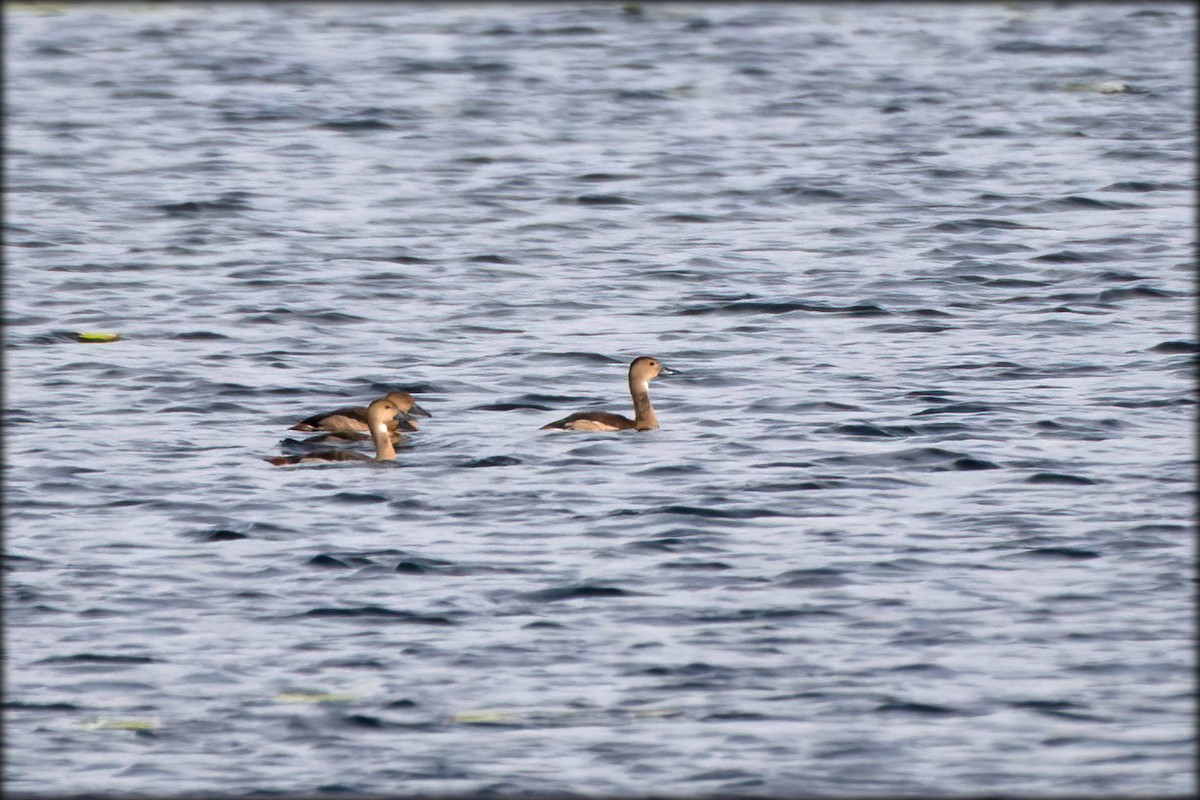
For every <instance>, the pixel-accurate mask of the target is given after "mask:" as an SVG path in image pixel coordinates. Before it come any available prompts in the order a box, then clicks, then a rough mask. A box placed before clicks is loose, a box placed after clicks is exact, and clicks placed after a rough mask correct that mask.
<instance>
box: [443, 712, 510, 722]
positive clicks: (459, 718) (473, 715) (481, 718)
mask: <svg viewBox="0 0 1200 800" xmlns="http://www.w3.org/2000/svg"><path fill="white" fill-rule="evenodd" d="M451 720H453V721H454V722H461V723H463V724H464V725H496V724H505V723H511V722H516V721H517V715H516V714H513V713H511V712H508V711H488V710H483V711H464V712H462V713H460V714H455V715H454V716H453V717H451Z"/></svg>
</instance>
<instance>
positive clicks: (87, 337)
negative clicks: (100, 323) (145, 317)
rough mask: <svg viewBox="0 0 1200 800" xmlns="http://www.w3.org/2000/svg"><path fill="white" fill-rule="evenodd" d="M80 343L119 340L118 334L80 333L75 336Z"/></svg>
mask: <svg viewBox="0 0 1200 800" xmlns="http://www.w3.org/2000/svg"><path fill="white" fill-rule="evenodd" d="M75 335H76V337H78V338H79V341H81V342H116V341H119V340H120V339H121V335H120V334H118V333H100V332H97V331H80V332H79V333H77V334H75Z"/></svg>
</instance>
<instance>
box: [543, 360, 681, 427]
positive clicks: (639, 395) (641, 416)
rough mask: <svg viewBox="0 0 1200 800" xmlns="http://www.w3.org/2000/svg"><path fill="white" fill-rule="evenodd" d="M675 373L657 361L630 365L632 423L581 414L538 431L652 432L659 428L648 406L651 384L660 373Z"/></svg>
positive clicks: (612, 416) (615, 416)
mask: <svg viewBox="0 0 1200 800" xmlns="http://www.w3.org/2000/svg"><path fill="white" fill-rule="evenodd" d="M674 371H675V370H673V369H669V368H667V367H665V366H663V365H662V364H661V363H660V362H659V360H658V359H657V358H654V357H652V356H640V357H638V358H635V359H634V360H633V363H632V364H630V365H629V393H630V394H631V395H633V419H629V418H628V417H623V416H621V415H620V414H610V413H609V412H607V411H580V412H579V413H577V414H572V415H571V416H569V417H563V418H562V419H560V420H556V421H554V422H551V423H550V424H549V425H543V426H542V428H541V430H544V431H545V430H569V431H629V430H639V431H652V430H654V429H655V428H657V427H658V417H656V416H655V415H654V407H653V406H652V405H650V381H651V380H652V379H653V378H657V377H658V376H659V374H660V373H662V374H666V375H670V374H672V373H673V372H674Z"/></svg>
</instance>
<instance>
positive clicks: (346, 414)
mask: <svg viewBox="0 0 1200 800" xmlns="http://www.w3.org/2000/svg"><path fill="white" fill-rule="evenodd" d="M387 399H389V400H391V401H392V402H393V403H395V404H396V405H397V406H398V407H399V409H400V413H401V414H403V415H405V416H406V417H409V416H417V417H432V416H433V415H432V414H430V413H429V412H428V411H426V410H425V409H423V408H421V407H420V406H419V405H417V401H416V400H414V399H413V396H412V395H411V394H409V393H408V392H388V394H387ZM387 428H388V430H389V431H395V430H397V429H399V430H408V431H415V430H416V429H417V424H416V423H415V422H413V421H411V420H409V419H407V418H406V419H404V420H399V419H389V420H388V421H387ZM288 430H291V431H329V432H331V433H348V432H352V431H359V432H363V433H367V432H370V426H369V425H368V424H367V407H366V406H350V407H347V408H339V409H337V410H336V411H326V412H325V413H323V414H314V415H313V416H311V417H309V418H308V419H304V420H301V421H300V422H297V423H296V424H295V425H293V426H292V427H290V428H288Z"/></svg>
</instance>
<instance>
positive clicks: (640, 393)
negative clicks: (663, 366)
mask: <svg viewBox="0 0 1200 800" xmlns="http://www.w3.org/2000/svg"><path fill="white" fill-rule="evenodd" d="M629 393H630V394H631V395H633V424H634V427H635V428H637V429H638V430H639V431H649V430H654V429H655V428H657V427H658V417H656V416H655V415H654V406H652V405H650V383H649V381H644V380H637V379H635V378H634V377H632V376H630V378H629Z"/></svg>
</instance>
